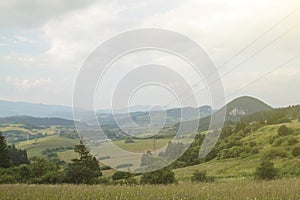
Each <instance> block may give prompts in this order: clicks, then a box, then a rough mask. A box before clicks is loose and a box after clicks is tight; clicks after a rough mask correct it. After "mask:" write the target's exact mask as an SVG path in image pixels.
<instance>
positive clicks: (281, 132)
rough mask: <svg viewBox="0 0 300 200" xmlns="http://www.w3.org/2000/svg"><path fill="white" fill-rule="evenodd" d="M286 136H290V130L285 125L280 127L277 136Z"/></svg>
mask: <svg viewBox="0 0 300 200" xmlns="http://www.w3.org/2000/svg"><path fill="white" fill-rule="evenodd" d="M288 134H290V130H289V129H288V128H287V127H286V126H285V125H282V126H280V127H279V128H278V135H279V136H286V135H288Z"/></svg>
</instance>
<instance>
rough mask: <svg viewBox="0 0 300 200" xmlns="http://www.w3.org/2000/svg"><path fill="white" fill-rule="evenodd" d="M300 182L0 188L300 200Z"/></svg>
mask: <svg viewBox="0 0 300 200" xmlns="http://www.w3.org/2000/svg"><path fill="white" fill-rule="evenodd" d="M299 188H300V179H299V178H298V179H289V180H276V181H268V182H265V181H243V180H234V181H225V182H224V181H223V182H217V183H199V184H191V183H186V184H178V185H167V186H165V185H159V186H154V185H145V186H142V185H138V186H103V185H94V186H87V185H24V184H16V185H0V199H30V200H31V199H300V190H299Z"/></svg>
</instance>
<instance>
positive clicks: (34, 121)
mask: <svg viewBox="0 0 300 200" xmlns="http://www.w3.org/2000/svg"><path fill="white" fill-rule="evenodd" d="M0 124H25V125H30V126H37V127H40V126H74V121H73V120H68V119H61V118H41V117H31V116H25V115H23V116H12V117H3V118H0Z"/></svg>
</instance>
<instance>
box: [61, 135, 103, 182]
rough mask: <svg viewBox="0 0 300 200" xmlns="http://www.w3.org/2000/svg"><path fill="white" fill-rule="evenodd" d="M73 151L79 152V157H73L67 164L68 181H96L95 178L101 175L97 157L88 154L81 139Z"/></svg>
mask: <svg viewBox="0 0 300 200" xmlns="http://www.w3.org/2000/svg"><path fill="white" fill-rule="evenodd" d="M74 151H75V152H76V153H78V154H79V159H78V158H75V159H73V160H72V163H70V164H69V165H68V168H67V178H68V181H69V182H71V183H75V184H79V183H84V184H92V183H96V182H97V178H98V177H99V176H101V175H102V173H101V170H100V167H99V163H98V161H97V159H96V158H95V157H94V156H92V155H91V154H90V152H89V150H88V149H87V148H86V146H85V145H84V143H83V141H82V140H80V144H79V145H75V148H74Z"/></svg>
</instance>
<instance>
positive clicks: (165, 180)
mask: <svg viewBox="0 0 300 200" xmlns="http://www.w3.org/2000/svg"><path fill="white" fill-rule="evenodd" d="M175 182H176V180H175V174H174V172H172V171H171V170H170V169H167V168H163V169H159V170H157V171H153V172H147V173H144V174H143V175H142V177H141V184H169V183H175Z"/></svg>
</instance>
